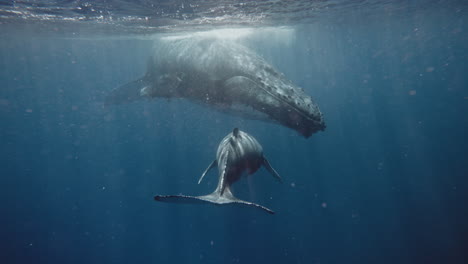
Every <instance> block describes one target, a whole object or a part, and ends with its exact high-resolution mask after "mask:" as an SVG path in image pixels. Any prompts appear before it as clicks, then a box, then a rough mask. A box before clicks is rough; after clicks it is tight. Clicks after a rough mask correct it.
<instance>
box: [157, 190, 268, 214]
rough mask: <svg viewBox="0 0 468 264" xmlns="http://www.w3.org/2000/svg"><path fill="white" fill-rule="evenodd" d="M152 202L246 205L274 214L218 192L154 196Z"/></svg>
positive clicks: (264, 208) (254, 204)
mask: <svg viewBox="0 0 468 264" xmlns="http://www.w3.org/2000/svg"><path fill="white" fill-rule="evenodd" d="M225 194H226V192H225ZM154 200H156V201H159V202H167V203H181V204H200V203H211V204H216V205H226V204H234V205H235V204H240V205H247V206H250V207H255V208H259V209H262V210H263V211H265V212H267V213H269V214H274V213H275V212H274V211H272V210H270V209H268V208H266V207H265V206H262V205H259V204H256V203H251V202H247V201H244V200H240V199H237V198H236V197H234V196H232V195H220V194H219V192H214V193H211V194H208V195H203V196H188V195H156V196H154Z"/></svg>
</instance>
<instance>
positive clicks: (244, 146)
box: [154, 128, 281, 214]
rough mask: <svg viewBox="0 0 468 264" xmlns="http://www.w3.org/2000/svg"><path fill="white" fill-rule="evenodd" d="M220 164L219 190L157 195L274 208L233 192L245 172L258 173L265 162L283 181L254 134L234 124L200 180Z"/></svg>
mask: <svg viewBox="0 0 468 264" xmlns="http://www.w3.org/2000/svg"><path fill="white" fill-rule="evenodd" d="M215 166H218V176H219V181H218V185H217V187H216V190H215V191H214V192H212V193H211V194H208V195H203V196H187V195H156V196H155V197H154V199H155V200H156V201H161V202H173V203H194V202H208V203H213V204H232V203H234V204H244V205H248V206H253V207H257V208H260V209H263V210H265V211H267V212H268V213H270V214H274V212H273V211H272V210H270V209H268V208H266V207H264V206H261V205H259V204H255V203H252V202H247V201H243V200H240V199H238V198H236V197H235V196H234V195H233V194H232V192H231V185H232V184H233V183H234V182H236V181H238V180H239V179H240V177H241V176H242V174H243V172H245V171H247V173H248V174H253V173H255V172H256V171H257V170H258V169H259V168H260V166H264V167H265V168H266V169H267V170H268V171H269V172H270V173H271V174H272V175H273V176H274V177H275V178H276V179H277V180H279V181H280V182H281V177H280V176H279V175H278V173H277V172H276V171H275V170H274V169H273V167H271V165H270V163H269V162H268V160H267V159H266V158H265V156H263V150H262V146H261V145H260V144H259V143H258V141H257V140H256V139H255V138H254V137H252V136H251V135H249V134H247V133H245V132H243V131H240V130H239V129H238V128H235V129H234V131H232V133H229V134H228V135H227V136H226V137H224V139H223V140H222V141H221V143H220V144H219V146H218V151H217V152H216V159H215V160H214V161H213V162H212V163H211V164H210V165H209V166H208V168H207V169H206V170H205V171H204V172H203V174H202V176H201V177H200V180H199V181H198V183H199V184H200V182H201V181H202V180H203V177H205V175H206V173H207V172H208V171H209V170H210V169H212V168H214V167H215Z"/></svg>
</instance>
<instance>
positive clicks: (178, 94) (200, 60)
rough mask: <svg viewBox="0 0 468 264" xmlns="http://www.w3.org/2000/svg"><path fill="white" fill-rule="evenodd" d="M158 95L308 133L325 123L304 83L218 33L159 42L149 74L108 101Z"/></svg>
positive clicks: (306, 135)
mask: <svg viewBox="0 0 468 264" xmlns="http://www.w3.org/2000/svg"><path fill="white" fill-rule="evenodd" d="M154 97H162V98H186V99H189V100H191V101H193V102H196V103H200V104H203V105H206V106H209V107H212V108H215V109H217V110H220V111H224V112H229V113H233V114H240V115H242V116H245V117H247V118H251V119H260V120H264V121H271V122H276V123H279V124H282V125H284V126H286V127H289V128H292V129H294V130H296V131H298V132H299V133H301V134H302V135H303V136H305V137H309V136H311V135H312V134H313V133H315V132H317V131H319V130H324V129H325V124H324V121H323V117H322V113H321V112H320V110H319V108H318V106H317V104H315V103H314V102H313V100H312V98H311V97H310V96H309V95H307V94H306V93H305V92H304V91H303V90H302V89H301V88H299V87H297V86H296V85H294V84H293V83H292V82H291V81H290V80H288V79H287V78H286V77H285V76H284V75H283V74H282V73H280V72H278V71H277V70H275V69H274V68H273V67H272V66H271V65H270V64H268V63H267V62H266V61H265V60H264V59H262V58H261V57H260V56H258V55H257V54H255V53H254V52H252V51H251V50H249V49H248V48H246V47H244V46H242V45H239V44H236V43H234V42H232V41H226V40H219V39H216V38H207V37H191V38H184V39H179V40H160V41H158V42H156V44H155V48H154V56H153V57H152V58H151V59H150V61H149V63H148V71H147V73H146V75H145V76H144V77H143V78H141V79H139V80H136V81H134V82H132V83H129V84H127V85H124V86H122V87H120V88H118V89H116V90H114V91H113V92H111V93H110V95H109V96H108V98H107V102H108V103H111V104H112V103H114V104H115V103H125V102H129V101H134V100H138V99H142V98H154Z"/></svg>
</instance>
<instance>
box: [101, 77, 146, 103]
mask: <svg viewBox="0 0 468 264" xmlns="http://www.w3.org/2000/svg"><path fill="white" fill-rule="evenodd" d="M147 87H150V83H149V82H148V80H147V79H146V78H145V77H143V78H140V79H138V80H135V81H133V82H129V83H127V84H125V85H122V86H120V87H117V88H116V89H114V90H112V91H110V93H109V94H107V95H106V98H105V104H106V105H113V104H123V103H129V102H132V101H137V100H141V99H142V98H144V96H143V95H144V91H145V90H147V89H148V88H147Z"/></svg>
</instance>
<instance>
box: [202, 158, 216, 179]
mask: <svg viewBox="0 0 468 264" xmlns="http://www.w3.org/2000/svg"><path fill="white" fill-rule="evenodd" d="M216 165H218V161H217V160H213V162H211V163H210V165H208V168H206V170H205V171H204V172H203V174H202V176H201V177H200V179H199V180H198V184H200V183H201V181H202V180H203V178H204V177H205V175H206V174H207V173H208V171H210V170H211V169H212V168H214V167H215V166H216Z"/></svg>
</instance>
